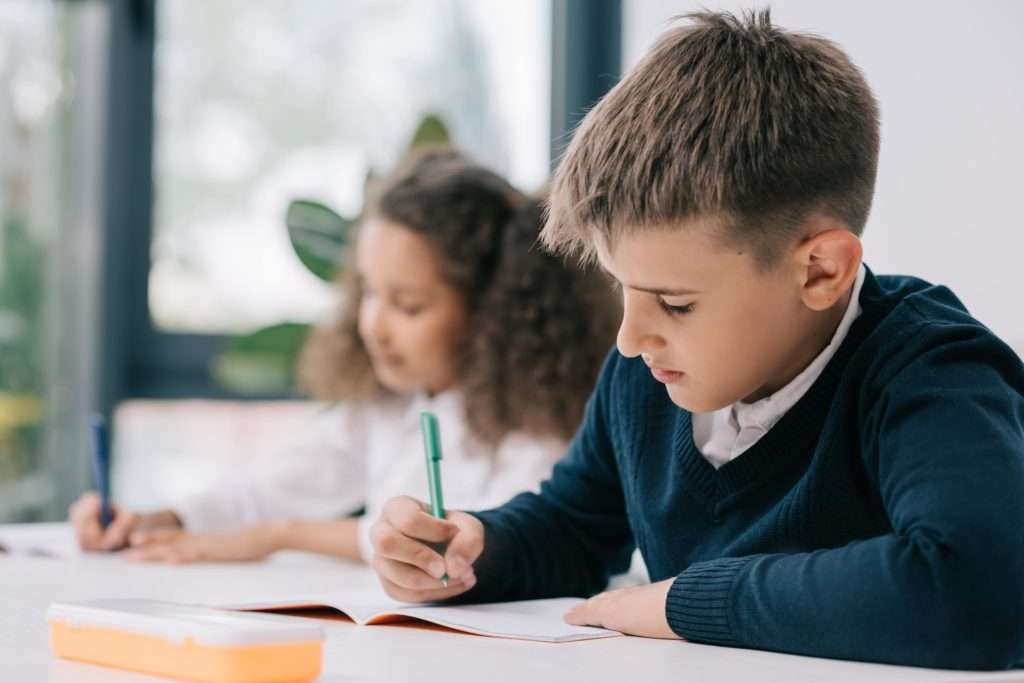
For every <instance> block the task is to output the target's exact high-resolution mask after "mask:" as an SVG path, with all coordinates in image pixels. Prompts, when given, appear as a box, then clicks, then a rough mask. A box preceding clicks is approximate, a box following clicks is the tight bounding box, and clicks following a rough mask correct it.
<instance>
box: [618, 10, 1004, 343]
mask: <svg viewBox="0 0 1024 683" xmlns="http://www.w3.org/2000/svg"><path fill="white" fill-rule="evenodd" d="M763 5H764V3H763V2H760V3H758V4H756V5H754V4H752V3H751V2H747V3H743V2H735V1H731V2H729V1H727V2H721V1H714V0H708V1H706V2H703V3H697V2H682V1H680V0H625V1H624V3H623V23H624V26H623V67H624V69H629V68H631V67H632V66H633V65H634V64H636V62H637V60H638V59H639V58H640V56H641V55H642V54H643V53H644V51H645V50H646V49H647V47H648V46H649V45H650V44H651V42H653V40H654V39H655V37H656V36H657V35H658V34H659V33H660V32H661V31H662V30H663V29H664V28H665V27H666V26H668V25H669V23H670V22H671V19H672V17H673V16H676V15H678V14H681V13H684V12H689V11H693V10H696V9H700V7H702V6H703V7H707V8H708V9H715V10H717V9H724V10H729V11H738V10H740V9H744V8H750V7H760V6H763ZM771 8H772V19H773V22H774V23H776V24H778V25H781V26H784V27H786V28H789V29H795V30H801V31H809V32H813V33H818V34H821V35H824V36H826V37H828V38H830V39H832V40H834V41H835V42H837V43H839V45H840V46H842V47H843V48H844V49H845V50H846V52H847V53H848V54H849V55H850V56H851V58H852V59H853V61H854V62H855V63H856V64H857V65H858V66H859V67H860V68H861V69H862V70H863V71H864V73H865V74H866V75H867V79H868V82H869V83H870V85H871V87H872V88H873V89H874V91H875V95H876V97H877V98H878V100H879V102H880V104H881V111H882V150H881V161H880V166H879V174H878V185H877V190H876V194H875V203H874V208H873V210H872V213H871V218H870V220H869V222H868V225H867V228H866V231H865V235H864V244H865V254H866V257H865V260H866V261H867V263H868V264H869V265H870V266H871V267H872V268H873V269H874V270H875V272H876V273H878V272H881V273H910V274H913V275H918V276H920V277H923V278H925V279H928V280H930V281H932V282H940V283H943V284H946V285H949V286H950V287H951V288H952V289H953V291H955V292H956V293H957V294H958V295H959V296H960V298H961V299H962V300H963V301H964V303H965V304H966V305H967V307H968V308H969V309H970V310H971V312H972V313H973V314H974V315H975V317H977V318H978V319H980V320H981V321H982V322H984V323H985V324H987V325H988V326H989V327H991V328H992V329H993V330H994V331H995V332H996V333H997V334H999V335H1000V336H1001V337H1003V339H1005V340H1006V341H1008V342H1010V344H1011V345H1013V346H1015V347H1016V348H1017V349H1018V351H1019V352H1022V354H1024V301H1022V298H1024V297H1022V295H1024V205H1022V200H1024V131H1022V128H1024V2H1018V1H1016V0H986V1H979V2H972V3H963V2H955V3H954V2H950V1H948V0H942V1H934V2H921V1H919V0H914V1H901V2H879V1H878V0H869V1H863V0H862V1H861V2H857V3H852V2H843V3H840V2H821V1H820V0H777V1H776V2H773V3H771Z"/></svg>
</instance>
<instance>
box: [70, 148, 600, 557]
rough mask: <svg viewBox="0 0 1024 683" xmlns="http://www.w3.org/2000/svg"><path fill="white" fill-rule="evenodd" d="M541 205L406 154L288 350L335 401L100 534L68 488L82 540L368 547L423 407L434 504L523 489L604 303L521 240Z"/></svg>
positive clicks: (573, 415)
mask: <svg viewBox="0 0 1024 683" xmlns="http://www.w3.org/2000/svg"><path fill="white" fill-rule="evenodd" d="M541 213H542V212H541V208H540V207H539V205H538V204H537V203H536V202H534V201H531V200H528V199H527V198H526V197H525V196H523V195H522V194H520V193H518V192H517V191H516V190H515V189H514V188H512V187H511V186H510V185H509V184H508V183H507V182H505V181H504V180H502V179H501V178H500V177H498V176H497V175H495V174H494V173H492V172H490V171H488V170H486V169H484V168H482V167H480V166H478V165H476V164H474V163H472V162H471V161H469V160H467V159H466V158H465V157H463V156H461V155H460V154H459V153H457V152H454V151H451V150H433V151H430V152H427V153H425V154H424V155H423V156H421V157H419V158H418V159H416V160H415V161H414V162H413V163H412V165H411V166H410V167H409V168H408V169H407V170H406V171H405V172H403V173H401V174H399V175H398V176H397V177H396V178H395V179H394V180H393V181H392V182H391V184H390V186H389V187H387V188H386V189H385V190H384V191H383V192H382V194H381V195H380V197H379V199H378V200H377V201H376V202H372V203H371V207H370V211H369V212H368V217H367V219H366V220H365V221H364V223H363V225H362V227H361V229H360V233H359V235H358V238H357V243H356V247H355V249H354V257H355V258H354V263H351V264H350V267H349V268H347V269H346V278H345V282H344V283H343V293H344V295H345V301H344V305H343V306H342V309H341V315H340V317H339V319H338V320H337V321H336V322H335V323H334V324H332V325H330V326H327V327H325V328H322V329H319V330H317V331H315V332H314V334H313V335H311V338H310V340H309V342H308V343H307V346H306V348H305V349H304V352H303V355H302V358H301V359H300V363H299V377H300V382H301V383H302V384H303V386H304V387H305V388H306V389H307V390H309V392H310V393H311V394H312V395H313V396H315V397H317V398H320V399H327V400H332V401H337V405H336V406H335V407H333V408H332V409H330V410H328V411H325V412H324V413H323V414H322V416H321V418H320V419H319V421H318V422H317V423H316V424H314V425H312V426H311V429H310V430H309V432H308V433H307V434H306V435H305V438H304V439H303V440H302V442H301V443H299V444H296V446H295V448H294V449H293V450H292V451H291V452H288V453H281V454H278V457H276V458H275V459H274V460H273V462H271V463H269V466H268V467H265V468H263V469H262V470H260V472H259V473H258V474H253V475H248V476H243V477H241V478H240V479H236V480H233V481H230V482H224V483H222V484H221V485H219V486H217V487H214V488H211V489H210V490H209V491H208V492H206V493H204V494H202V495H198V496H194V497H191V498H188V499H185V500H181V501H179V502H178V503H177V504H176V505H174V506H173V508H171V509H168V510H159V511H155V512H146V513H137V512H130V511H125V510H115V517H114V520H113V522H112V523H111V524H110V526H109V527H108V528H107V529H106V530H105V531H104V530H102V529H101V528H100V525H99V523H98V521H97V520H98V512H99V499H98V497H97V496H96V494H95V493H92V492H90V493H87V494H85V495H83V496H82V497H81V498H80V499H79V500H78V501H77V502H76V503H74V504H73V505H72V506H71V508H70V512H69V514H70V518H71V521H72V523H73V526H74V527H75V529H76V533H77V536H78V540H79V543H80V544H81V546H82V547H83V548H85V549H106V550H111V549H117V548H122V547H125V546H127V547H128V551H127V554H128V556H129V557H132V558H135V559H142V560H159V561H169V562H189V561H196V560H207V561H214V560H216V561H230V560H254V559H260V558H263V557H265V556H266V555H268V554H270V553H272V552H274V551H276V550H281V549H285V548H288V549H298V550H308V551H313V552H318V553H324V554H329V555H334V556H338V557H344V558H350V559H356V560H359V559H362V560H368V559H369V558H370V557H371V555H372V548H371V544H370V540H369V536H368V533H369V521H372V520H373V519H375V518H376V517H377V516H378V514H379V512H380V508H381V505H382V504H383V502H384V501H385V500H387V499H388V498H390V497H392V496H395V495H400V494H408V495H415V496H422V495H424V494H425V492H426V489H427V482H426V471H425V466H424V461H423V458H424V456H423V450H422V448H423V447H422V440H421V436H420V431H419V415H420V412H421V411H424V410H430V411H432V412H434V413H435V414H436V415H437V416H438V419H439V421H440V424H441V438H442V448H443V452H444V455H445V459H444V486H445V502H446V504H447V505H448V506H449V507H452V508H487V507H491V506H495V505H498V504H500V503H502V502H504V501H505V500H506V499H508V498H510V497H511V496H512V495H514V494H516V493H518V492H520V491H523V490H528V489H533V488H536V486H537V485H538V483H539V482H540V480H541V479H543V478H544V477H545V476H546V475H547V474H548V472H549V470H550V467H551V465H552V464H553V462H554V461H555V459H556V458H557V457H558V456H560V455H561V454H562V452H563V450H564V448H565V445H566V442H567V440H568V438H569V437H570V436H571V435H572V433H573V431H574V430H575V428H576V425H577V424H578V422H579V420H580V418H581V416H582V413H583V405H584V402H585V401H586V398H587V396H588V395H589V393H590V391H591V389H592V388H593V385H594V381H595V379H596V377H597V372H598V370H599V365H600V363H601V360H602V358H603V357H604V354H605V352H606V351H607V350H608V348H610V346H611V343H612V341H613V339H614V334H615V329H616V321H617V315H618V304H617V303H616V302H615V298H614V296H613V295H612V293H611V290H610V288H609V287H608V286H607V284H606V283H605V281H604V280H603V278H602V277H601V276H600V275H598V274H596V273H584V272H582V271H579V270H576V269H572V268H567V267H565V266H564V265H563V264H562V263H561V262H559V261H558V260H556V259H555V258H554V257H551V256H549V255H547V254H545V253H543V252H542V251H540V250H539V249H537V248H535V245H534V242H535V240H536V238H537V235H538V232H539V229H540V223H541ZM361 509H365V514H364V515H363V516H361V517H355V516H349V517H346V515H354V514H356V513H357V511H359V510H361ZM364 520H367V521H366V522H364Z"/></svg>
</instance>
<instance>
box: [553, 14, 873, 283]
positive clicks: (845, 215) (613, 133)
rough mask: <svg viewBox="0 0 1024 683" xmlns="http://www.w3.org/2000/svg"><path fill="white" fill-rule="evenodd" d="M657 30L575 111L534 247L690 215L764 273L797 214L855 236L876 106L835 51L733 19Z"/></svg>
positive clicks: (756, 20)
mask: <svg viewBox="0 0 1024 683" xmlns="http://www.w3.org/2000/svg"><path fill="white" fill-rule="evenodd" d="M686 17H687V18H688V19H689V20H690V23H689V24H688V25H684V26H680V27H676V28H673V29H671V30H669V31H667V32H666V33H665V34H664V35H663V36H662V37H661V38H660V39H659V40H658V42H657V43H656V44H655V45H654V47H653V48H652V49H651V51H650V52H649V53H648V54H647V55H646V56H645V57H644V59H643V60H642V61H641V62H640V63H639V64H638V65H637V66H636V68H635V69H633V71H632V72H630V73H629V74H628V75H627V76H626V77H625V78H624V79H623V80H622V81H621V82H620V83H619V84H618V85H617V86H615V88H613V89H612V91H611V92H609V93H608V95H606V96H605V97H604V99H602V100H601V101H600V102H599V103H598V104H597V105H596V106H595V107H594V109H593V110H591V111H590V113H589V114H587V116H586V118H585V119H584V120H583V122H582V123H581V124H580V127H579V129H578V130H577V132H576V135H575V137H574V139H573V141H572V144H571V145H570V146H569V148H568V150H567V151H566V154H565V157H564V158H563V159H562V161H561V163H560V164H559V166H558V170H557V172H556V175H555V179H554V183H553V186H552V192H551V197H550V200H549V208H548V220H547V225H546V226H545V228H544V231H543V234H542V240H543V241H544V243H545V244H546V245H547V246H548V247H549V248H551V249H554V250H557V251H562V252H566V253H580V254H581V255H582V256H583V257H584V258H585V259H590V258H593V257H594V255H595V243H596V241H599V240H604V241H605V242H606V243H611V242H612V241H613V240H614V239H615V238H616V237H617V236H618V235H620V234H624V233H627V232H630V231H635V230H637V229H642V228H645V227H653V226H657V227H665V226H667V225H670V224H671V223H673V222H678V221H682V220H686V219H691V218H695V217H703V216H711V217H720V218H722V219H723V220H724V222H723V225H724V226H725V234H723V235H722V236H721V237H723V238H724V239H725V241H726V243H728V244H730V245H742V246H749V247H750V248H752V249H753V251H754V255H755V257H756V258H757V261H758V263H759V264H760V265H762V266H765V267H767V266H770V265H771V264H772V263H774V262H775V259H776V257H777V256H778V255H779V254H780V253H781V251H782V250H783V249H784V248H785V247H786V245H787V244H789V243H790V242H791V240H793V239H795V238H796V237H797V235H796V232H795V229H796V227H797V226H798V225H799V224H800V223H801V221H802V220H803V219H804V218H805V217H806V215H807V214H808V212H810V211H812V210H819V211H822V212H823V213H826V214H827V215H829V216H832V217H834V218H836V219H839V220H841V221H842V222H843V223H845V224H846V226H848V228H849V229H850V230H851V231H853V232H854V233H856V234H858V235H859V234H860V232H861V230H862V229H863V227H864V223H865V222H866V221H867V217H868V212H869V210H870V207H871V197H872V194H873V192H874V185H875V175H876V169H877V166H878V144H879V135H878V106H877V104H876V102H875V99H874V96H873V95H872V94H871V90H870V88H869V87H868V85H867V83H866V82H865V80H864V77H863V75H862V74H861V72H860V71H859V70H858V69H857V67H856V66H854V65H853V63H852V62H851V61H850V59H849V58H848V57H847V56H846V55H845V54H844V53H843V52H842V50H840V49H839V48H838V47H837V46H836V45H835V44H833V43H831V42H830V41H828V40H825V39H824V38H820V37H818V36H813V35H805V34H798V33H792V32H788V31H785V30H782V29H780V28H778V27H775V26H773V25H772V24H771V19H770V15H769V11H768V10H761V11H758V12H749V13H747V14H745V15H744V16H743V17H735V16H733V15H730V14H725V13H714V12H707V11H704V12H697V13H693V14H689V15H686Z"/></svg>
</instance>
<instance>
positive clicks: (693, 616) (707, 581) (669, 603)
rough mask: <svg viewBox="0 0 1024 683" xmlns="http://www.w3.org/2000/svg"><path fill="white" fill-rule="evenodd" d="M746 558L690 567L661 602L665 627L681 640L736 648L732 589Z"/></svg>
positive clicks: (733, 558)
mask: <svg viewBox="0 0 1024 683" xmlns="http://www.w3.org/2000/svg"><path fill="white" fill-rule="evenodd" d="M749 561H750V558H749V557H727V558H723V559H719V560H711V561H708V562H698V563H695V564H692V565H690V566H689V567H687V568H686V570H685V571H683V573H682V574H680V575H679V576H677V577H676V580H675V581H674V582H672V587H671V588H670V589H669V591H668V598H667V599H666V601H665V617H666V618H667V619H668V625H669V627H670V628H671V629H672V630H673V631H674V632H675V634H676V635H678V636H679V637H681V638H685V639H686V640H691V641H694V642H698V643H710V644H712V645H730V646H735V645H737V644H738V638H737V634H736V633H735V632H734V631H733V624H732V620H731V618H730V611H731V609H730V608H731V598H732V587H733V583H734V582H735V579H736V576H737V574H739V573H740V571H742V570H743V568H744V567H745V566H746V565H747V563H748V562H749Z"/></svg>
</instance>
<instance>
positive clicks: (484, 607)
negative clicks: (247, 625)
mask: <svg viewBox="0 0 1024 683" xmlns="http://www.w3.org/2000/svg"><path fill="white" fill-rule="evenodd" d="M580 602H583V601H582V600H581V599H579V598H554V599H551V600H524V601H521V602H501V603H489V604H481V605H412V604H407V603H401V602H395V601H394V600H392V599H391V598H389V597H387V596H386V595H385V594H384V593H383V592H378V591H364V592H354V591H348V592H345V591H342V592H336V593H335V592H332V593H319V594H314V595H303V596H296V595H292V596H289V597H286V598H284V599H278V600H260V601H259V602H242V603H234V604H229V605H224V604H218V605H214V606H216V607H220V608H222V609H236V610H246V611H273V610H297V609H315V608H324V607H330V608H333V609H336V610H338V611H339V612H342V613H344V614H345V615H346V616H348V617H349V618H351V619H352V620H353V621H354V622H356V623H357V624H360V625H368V624H389V623H394V622H398V621H407V620H410V619H412V620H419V621H426V622H429V623H432V624H438V625H439V626H444V627H446V628H450V629H454V630H456V631H464V632H466V633H474V634H476V635H480V636H493V637H496V638H517V639H520V640H537V641H542V642H547V643H566V642H570V641H574V640H589V639H591V638H609V637H613V636H619V635H622V634H621V633H618V632H616V631H609V630H606V629H603V628H594V627H591V626H572V625H570V624H567V623H565V620H564V618H563V617H564V615H565V613H566V612H568V611H569V610H570V609H572V607H573V606H575V605H577V604H579V603H580Z"/></svg>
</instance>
